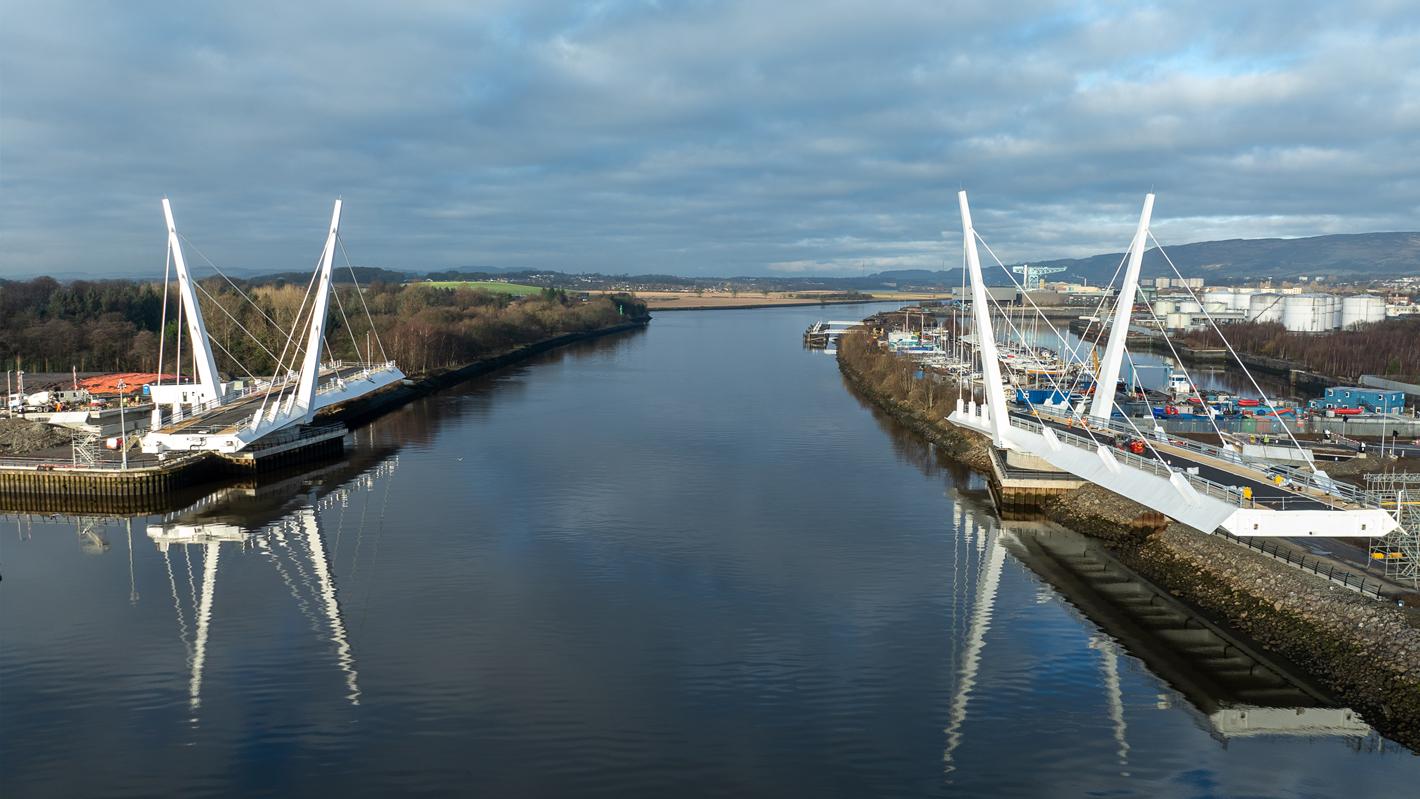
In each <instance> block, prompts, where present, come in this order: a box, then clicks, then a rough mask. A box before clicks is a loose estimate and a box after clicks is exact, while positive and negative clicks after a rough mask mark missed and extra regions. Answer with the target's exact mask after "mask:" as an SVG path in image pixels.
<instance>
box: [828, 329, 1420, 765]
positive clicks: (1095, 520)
mask: <svg viewBox="0 0 1420 799" xmlns="http://www.w3.org/2000/svg"><path fill="white" fill-rule="evenodd" d="M841 352H842V351H841V350H840V353H841ZM838 366H839V371H840V373H841V374H842V375H843V378H844V382H845V383H847V384H848V387H849V388H850V390H851V391H853V392H854V393H855V394H857V395H858V396H859V397H860V398H861V399H862V400H863V401H865V402H866V403H868V404H870V405H871V406H873V407H874V408H877V409H878V410H880V411H882V412H883V413H885V414H887V415H888V416H889V417H891V418H893V419H894V420H895V421H897V422H899V423H901V424H903V425H904V426H906V427H908V428H909V429H911V430H912V431H913V432H914V433H916V434H918V435H920V436H922V437H923V438H925V439H927V440H928V441H930V442H931V443H933V444H934V445H935V446H936V448H937V449H939V450H942V451H943V452H945V453H946V454H947V456H948V457H950V458H952V459H953V460H956V461H958V462H959V463H961V464H963V465H965V466H966V467H968V468H970V469H972V470H973V471H976V472H978V473H981V474H984V475H986V476H987V477H988V479H989V478H990V476H991V464H990V455H989V451H988V445H987V442H986V440H985V438H984V437H982V436H979V435H977V434H974V433H971V432H970V431H966V430H961V429H959V428H955V427H948V426H947V425H945V424H942V423H941V422H939V421H937V420H934V419H932V418H930V417H929V416H928V415H927V414H926V413H924V412H923V411H922V410H920V409H918V408H916V407H913V406H911V405H909V404H907V403H904V402H901V401H899V400H897V399H895V398H893V397H891V396H888V395H886V394H885V393H884V392H882V391H880V390H878V389H877V388H876V387H875V386H873V385H870V384H869V382H868V380H867V379H866V378H865V376H864V375H862V374H860V373H858V372H857V370H855V369H854V368H853V367H852V366H851V365H849V364H848V363H846V362H845V361H844V360H843V359H842V357H840V358H839V359H838ZM1041 512H1042V515H1044V516H1045V518H1047V519H1049V520H1050V521H1052V522H1055V523H1057V524H1060V525H1061V526H1063V527H1067V528H1069V529H1071V530H1074V531H1075V532H1077V533H1080V534H1081V535H1085V536H1087V537H1090V538H1094V539H1097V540H1099V541H1101V542H1102V543H1103V544H1104V545H1105V546H1106V548H1107V549H1108V550H1109V551H1110V552H1111V553H1112V554H1113V555H1114V556H1115V557H1116V558H1118V560H1119V561H1120V562H1121V563H1123V564H1124V565H1126V566H1127V567H1128V568H1130V569H1132V570H1134V571H1135V572H1136V573H1138V574H1139V575H1140V576H1141V577H1143V578H1144V579H1146V580H1149V581H1150V582H1153V583H1155V584H1157V585H1158V586H1160V587H1161V588H1163V589H1164V590H1165V591H1167V592H1168V594H1169V595H1170V596H1172V597H1174V598H1176V599H1178V600H1180V601H1182V602H1184V603H1185V604H1187V605H1189V606H1191V607H1193V608H1195V609H1196V610H1198V611H1199V612H1200V613H1202V614H1203V615H1204V616H1205V617H1206V618H1209V619H1212V620H1214V621H1216V622H1218V623H1219V624H1221V625H1222V626H1224V627H1226V628H1228V629H1230V630H1234V631H1236V632H1238V633H1241V634H1242V635H1244V636H1246V637H1248V638H1250V639H1252V640H1255V641H1257V642H1258V643H1260V644H1261V645H1262V646H1263V647H1264V648H1265V649H1266V651H1268V652H1270V653H1273V654H1275V655H1278V656H1280V657H1281V658H1284V659H1286V660H1287V661H1289V662H1291V663H1293V664H1295V665H1296V666H1297V667H1298V668H1300V669H1301V670H1302V671H1303V672H1304V673H1305V674H1306V676H1307V677H1308V678H1310V679H1313V680H1315V681H1316V682H1318V683H1319V684H1321V685H1323V686H1325V688H1326V689H1327V690H1328V691H1330V692H1332V693H1333V694H1334V695H1335V697H1336V698H1337V699H1338V700H1339V701H1341V702H1343V703H1345V704H1346V705H1347V706H1349V707H1351V708H1352V709H1354V710H1356V711H1358V712H1360V713H1361V714H1362V715H1363V716H1364V717H1365V719H1366V721H1367V723H1369V724H1370V725H1371V726H1372V727H1374V728H1375V729H1376V730H1377V731H1378V732H1380V733H1381V734H1383V735H1386V736H1387V737H1390V738H1392V739H1393V740H1395V741H1397V742H1398V743H1401V744H1403V745H1404V746H1406V747H1408V748H1410V749H1411V750H1412V751H1415V752H1420V627H1417V623H1416V622H1415V621H1414V620H1412V619H1411V618H1410V617H1408V615H1407V612H1406V611H1405V610H1403V609H1401V608H1399V607H1396V606H1395V605H1389V604H1386V603H1382V602H1377V601H1374V600H1370V599H1366V598H1364V597H1362V596H1360V595H1358V594H1355V593H1353V592H1350V591H1346V590H1344V589H1341V588H1339V587H1338V586H1336V585H1334V584H1332V583H1329V582H1328V581H1326V580H1324V579H1322V578H1320V577H1316V576H1313V575H1310V574H1308V573H1306V572H1302V571H1300V570H1297V569H1292V568H1290V567H1285V568H1284V567H1280V566H1278V565H1277V563H1276V562H1275V561H1273V560H1272V559H1270V558H1268V557H1266V556H1265V555H1262V554H1259V553H1257V552H1255V551H1253V550H1251V549H1248V548H1245V547H1241V546H1238V545H1237V544H1234V543H1232V542H1231V541H1228V540H1226V539H1225V538H1223V537H1220V536H1217V535H1212V536H1209V535H1204V534H1201V533H1198V532H1197V531H1194V530H1191V529H1189V528H1185V527H1183V526H1182V525H1179V524H1177V523H1173V522H1169V521H1168V520H1164V521H1163V523H1159V522H1158V521H1157V520H1156V516H1157V514H1153V515H1151V514H1150V512H1149V511H1148V509H1146V508H1144V507H1143V506H1141V505H1138V504H1136V503H1134V502H1132V501H1130V500H1128V499H1125V498H1123V497H1119V496H1117V495H1115V494H1112V493H1110V492H1108V491H1105V490H1104V489H1101V488H1098V487H1096V486H1085V487H1084V488H1080V489H1077V490H1075V491H1073V492H1071V493H1069V494H1067V495H1064V496H1061V497H1057V498H1054V499H1051V500H1049V501H1047V502H1045V503H1043V504H1042V505H1041ZM1412 613H1413V611H1412Z"/></svg>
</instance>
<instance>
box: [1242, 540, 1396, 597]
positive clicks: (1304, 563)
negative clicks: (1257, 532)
mask: <svg viewBox="0 0 1420 799" xmlns="http://www.w3.org/2000/svg"><path fill="white" fill-rule="evenodd" d="M1225 537H1226V538H1227V539H1228V540H1230V541H1233V542H1235V543H1238V544H1241V545H1243V546H1245V547H1247V548H1248V549H1254V550H1257V551H1258V552H1261V553H1262V554H1264V555H1267V556H1269V557H1271V558H1273V559H1275V560H1280V561H1282V562H1283V563H1286V564H1287V565H1289V566H1295V567H1296V568H1298V569H1301V570H1302V571H1306V572H1311V573H1312V574H1315V575H1317V576H1318V577H1325V578H1326V579H1328V580H1330V581H1331V582H1333V583H1336V584H1337V585H1341V586H1345V587H1346V588H1349V589H1351V590H1352V591H1355V592H1357V593H1359V594H1361V595H1362V596H1368V597H1371V598H1373V599H1384V598H1385V597H1384V596H1382V595H1381V589H1382V588H1383V587H1384V584H1383V583H1380V582H1378V581H1375V580H1367V579H1366V578H1365V577H1362V576H1361V575H1359V574H1355V573H1354V572H1352V571H1351V570H1350V569H1348V568H1346V567H1344V566H1343V567H1341V568H1337V567H1336V564H1334V563H1327V562H1325V561H1323V560H1322V559H1321V558H1317V557H1310V558H1309V557H1307V556H1306V555H1303V554H1301V553H1300V552H1294V551H1292V550H1291V549H1290V548H1288V547H1284V546H1282V545H1280V544H1278V543H1277V542H1275V541H1269V540H1267V539H1265V538H1240V537H1238V536H1232V535H1229V536H1225Z"/></svg>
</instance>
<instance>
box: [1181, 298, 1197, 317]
mask: <svg viewBox="0 0 1420 799" xmlns="http://www.w3.org/2000/svg"><path fill="white" fill-rule="evenodd" d="M1178 312H1179V313H1185V314H1193V313H1202V312H1203V306H1201V305H1199V304H1198V303H1196V302H1194V301H1193V300H1184V301H1183V302H1180V303H1179V304H1178Z"/></svg>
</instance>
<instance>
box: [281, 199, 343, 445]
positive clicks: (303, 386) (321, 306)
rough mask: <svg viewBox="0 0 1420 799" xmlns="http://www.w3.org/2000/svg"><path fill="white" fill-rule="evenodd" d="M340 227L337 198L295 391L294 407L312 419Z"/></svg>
mask: <svg viewBox="0 0 1420 799" xmlns="http://www.w3.org/2000/svg"><path fill="white" fill-rule="evenodd" d="M339 228H340V200H336V201H335V210H334V211H332V212H331V215H330V235H329V236H327V237H326V239H325V251H324V252H322V253H321V259H320V284H319V285H318V286H317V287H316V299H315V304H314V305H313V306H312V310H311V332H310V336H309V337H307V339H306V356H305V359H304V360H303V361H302V362H301V378H300V382H299V383H298V384H297V388H296V395H295V396H294V397H292V400H293V403H294V404H293V410H294V411H295V412H297V413H299V414H302V415H304V416H305V417H306V420H307V421H309V420H310V414H311V408H313V407H314V406H315V401H316V378H317V377H319V375H320V351H321V345H322V344H323V343H324V342H325V317H326V311H328V310H329V309H330V267H331V262H332V261H333V260H335V234H336V231H337V230H339Z"/></svg>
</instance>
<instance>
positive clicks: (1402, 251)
mask: <svg viewBox="0 0 1420 799" xmlns="http://www.w3.org/2000/svg"><path fill="white" fill-rule="evenodd" d="M1168 253H1169V258H1171V259H1173V262H1174V265H1175V266H1177V267H1178V269H1179V271H1180V272H1182V273H1183V275H1184V277H1201V278H1205V279H1206V280H1207V281H1208V282H1209V283H1210V284H1227V283H1242V282H1245V281H1250V280H1256V279H1258V278H1296V277H1299V276H1302V275H1306V276H1307V277H1311V278H1316V277H1328V278H1337V279H1342V280H1357V279H1365V278H1371V277H1376V278H1379V277H1389V276H1392V275H1414V274H1420V233H1354V234H1344V235H1333V236H1311V237H1308V238H1302V239H1227V240H1225V241H1201V242H1197V243H1194V244H1176V245H1171V246H1169V247H1168ZM1123 258H1124V253H1122V252H1113V253H1105V254H1103V255H1092V256H1090V257H1088V258H1057V259H1054V260H1047V261H1034V262H1032V264H1033V265H1034V266H1063V267H1065V270H1066V271H1065V272H1063V273H1060V274H1058V275H1054V276H1052V277H1055V278H1069V279H1072V280H1080V279H1082V278H1083V279H1085V280H1088V281H1089V282H1091V283H1105V282H1108V281H1109V279H1110V278H1111V277H1112V276H1113V275H1114V271H1115V269H1116V268H1117V267H1118V266H1119V263H1120V261H1122V260H1123ZM985 266H986V265H985V264H983V268H984V267H985ZM1141 273H1142V274H1143V276H1145V277H1167V276H1172V275H1173V270H1172V269H1170V268H1169V265H1168V263H1167V262H1166V261H1165V260H1164V258H1163V256H1162V255H1160V254H1159V252H1158V250H1157V249H1150V250H1148V251H1146V252H1145V253H1144V264H1143V267H1142V268H1141ZM840 280H841V282H842V283H845V284H852V285H854V286H855V287H857V288H874V287H878V286H882V285H885V284H895V285H896V286H898V287H901V288H950V287H952V286H959V285H960V284H961V270H960V269H947V270H940V271H929V270H926V269H899V270H894V271H888V272H878V273H876V274H873V275H865V276H863V277H857V278H841V279H840ZM986 280H987V282H988V283H990V284H992V285H997V284H1002V285H1004V284H1007V283H1008V281H1007V280H1006V277H1005V275H1002V274H1001V271H1000V269H986Z"/></svg>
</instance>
